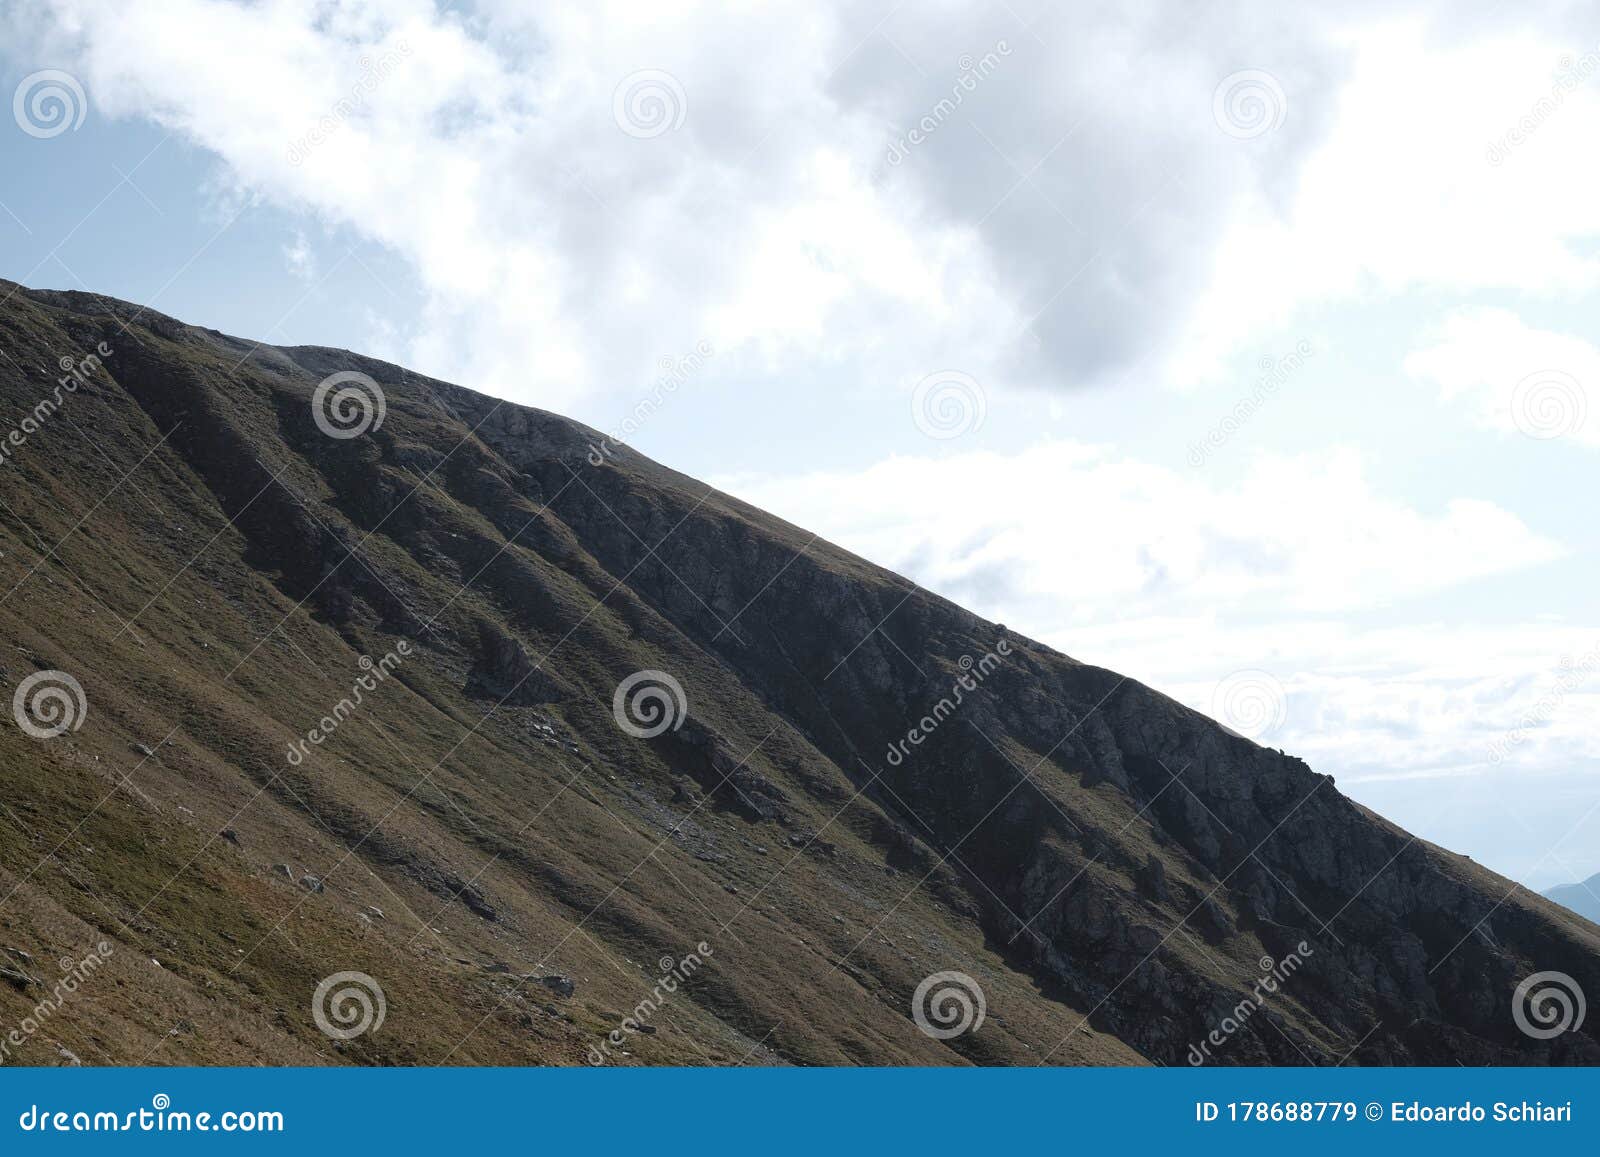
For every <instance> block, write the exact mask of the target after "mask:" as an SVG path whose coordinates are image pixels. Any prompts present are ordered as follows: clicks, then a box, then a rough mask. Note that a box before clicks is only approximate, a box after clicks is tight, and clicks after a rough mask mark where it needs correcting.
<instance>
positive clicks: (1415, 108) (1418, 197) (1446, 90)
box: [1171, 13, 1600, 381]
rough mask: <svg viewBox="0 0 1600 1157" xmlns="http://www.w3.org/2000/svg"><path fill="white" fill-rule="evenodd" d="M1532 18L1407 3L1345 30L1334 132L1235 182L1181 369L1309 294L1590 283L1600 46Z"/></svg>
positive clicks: (1192, 372) (1210, 357) (1590, 35)
mask: <svg viewBox="0 0 1600 1157" xmlns="http://www.w3.org/2000/svg"><path fill="white" fill-rule="evenodd" d="M1529 15H1534V14H1531V13H1530V14H1529ZM1537 15H1540V16H1542V17H1544V18H1543V19H1542V20H1539V21H1529V23H1528V25H1527V26H1525V27H1522V28H1517V29H1491V30H1487V34H1484V32H1482V31H1477V32H1475V31H1474V30H1473V29H1472V27H1471V24H1470V22H1468V23H1466V24H1464V25H1462V26H1460V27H1454V25H1455V21H1454V20H1452V21H1450V24H1449V26H1441V25H1438V24H1430V23H1429V22H1428V21H1426V20H1424V19H1423V18H1421V17H1420V16H1411V17H1400V18H1391V22H1388V23H1378V24H1364V25H1359V26H1358V25H1352V26H1350V27H1349V28H1347V29H1346V30H1345V33H1344V36H1345V38H1346V39H1347V42H1348V46H1349V50H1350V53H1351V59H1352V65H1351V69H1350V73H1349V76H1348V80H1347V83H1345V84H1344V85H1343V86H1342V87H1341V89H1340V90H1339V96H1338V100H1337V105H1336V109H1335V112H1334V114H1333V118H1332V120H1333V124H1332V129H1331V131H1330V132H1329V134H1328V136H1327V138H1326V140H1325V141H1323V142H1322V143H1321V145H1320V147H1318V148H1317V149H1316V151H1315V153H1314V154H1313V155H1312V156H1311V157H1310V158H1309V159H1308V160H1307V161H1306V162H1305V164H1304V165H1303V166H1302V167H1301V169H1300V170H1299V173H1298V175H1297V176H1298V180H1297V183H1296V185H1295V187H1294V190H1293V192H1292V194H1291V195H1290V196H1288V197H1286V198H1284V199H1283V200H1281V201H1280V202H1279V203H1278V204H1276V205H1275V204H1274V203H1272V202H1270V201H1268V200H1265V199H1263V198H1260V197H1256V198H1252V197H1249V196H1248V195H1246V194H1247V192H1248V191H1247V190H1243V189H1240V190H1237V193H1238V195H1237V196H1236V197H1235V198H1234V201H1233V209H1234V213H1233V219H1232V223H1231V227H1230V229H1229V231H1228V233H1227V235H1226V237H1225V238H1224V239H1223V241H1222V243H1221V244H1220V245H1219V246H1218V248H1217V250H1216V260H1215V272H1214V275H1213V277H1212V279H1211V282H1210V285H1209V287H1208V289H1207V291H1206V293H1205V294H1204V295H1203V296H1202V297H1201V298H1200V300H1199V301H1198V304H1197V305H1196V308H1195V309H1194V310H1193V312H1192V313H1191V315H1190V316H1189V320H1188V329H1187V336H1186V339H1185V340H1184V342H1183V343H1182V344H1181V345H1180V346H1179V348H1178V353H1177V356H1176V357H1175V358H1174V360H1173V362H1172V371H1171V372H1172V374H1173V376H1174V378H1175V379H1176V380H1178V381H1183V380H1187V379H1192V378H1194V377H1196V376H1207V375H1209V374H1211V373H1214V372H1215V370H1216V369H1217V367H1218V366H1219V365H1220V362H1221V360H1222V359H1223V358H1224V357H1225V356H1226V355H1227V353H1228V352H1229V351H1230V350H1232V349H1234V348H1235V347H1236V346H1237V344H1238V343H1239V342H1240V341H1241V340H1244V339H1245V338H1247V337H1248V336H1249V335H1250V334H1252V333H1257V332H1259V331H1260V330H1262V329H1263V328H1266V327H1271V326H1275V325H1281V324H1285V323H1287V322H1288V321H1289V320H1290V319H1291V318H1292V317H1293V316H1294V315H1295V313H1296V311H1297V310H1300V309H1302V308H1304V307H1306V306H1307V305H1311V304H1322V305H1325V304H1327V302H1329V301H1330V300H1337V299H1341V298H1343V299H1359V298H1365V297H1372V296H1389V297H1392V296H1395V295H1398V294H1402V293H1405V292H1407V291H1411V290H1424V291H1433V292H1440V293H1446V294H1451V295H1462V294H1466V293H1471V292H1473V291H1477V290H1495V289H1505V290H1517V291H1521V292H1524V293H1526V294H1529V295H1532V296H1533V297H1535V298H1549V297H1550V296H1551V295H1555V294H1562V295H1570V294H1572V293H1574V292H1578V291H1586V290H1592V289H1593V288H1595V287H1596V286H1597V285H1600V254H1597V253H1596V251H1595V249H1594V247H1593V245H1592V244H1591V239H1592V238H1593V236H1594V234H1595V233H1596V231H1597V230H1600V205H1597V202H1596V201H1595V198H1594V197H1593V196H1592V195H1591V190H1593V189H1594V188H1595V186H1596V184H1597V183H1600V155H1597V154H1596V153H1595V150H1594V149H1593V148H1591V147H1590V144H1589V143H1590V142H1592V141H1593V140H1594V139H1595V136H1596V134H1597V133H1600V45H1597V44H1596V42H1595V39H1594V35H1595V31H1594V28H1593V27H1592V26H1591V27H1587V28H1585V27H1583V26H1582V25H1581V24H1578V23H1577V22H1573V25H1574V26H1572V27H1568V26H1567V24H1566V22H1565V20H1564V19H1561V18H1552V17H1550V15H1549V14H1548V13H1539V14H1537ZM1447 27H1448V30H1447ZM1558 98H1559V99H1558ZM1530 125H1531V126H1533V127H1532V128H1531V129H1529V128H1528V126H1530ZM1508 134H1512V135H1515V136H1516V137H1517V138H1518V139H1520V141H1521V143H1520V144H1512V143H1509V141H1508Z"/></svg>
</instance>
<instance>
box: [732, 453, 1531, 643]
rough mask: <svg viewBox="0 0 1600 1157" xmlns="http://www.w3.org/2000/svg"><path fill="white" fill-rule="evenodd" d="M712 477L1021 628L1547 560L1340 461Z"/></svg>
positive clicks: (1402, 586)
mask: <svg viewBox="0 0 1600 1157" xmlns="http://www.w3.org/2000/svg"><path fill="white" fill-rule="evenodd" d="M720 484H721V485H724V486H726V487H727V488H729V489H731V490H732V491H733V492H734V493H736V494H738V495H739V496H740V497H742V498H745V499H747V500H748V501H751V502H753V503H755V504H756V505H757V506H761V507H764V508H766V509H768V510H772V511H774V512H775V513H778V514H781V515H782V516H784V517H785V518H789V519H791V520H792V521H795V522H797V523H799V524H800V525H803V526H810V527H813V528H816V529H819V530H822V531H823V532H824V533H826V534H827V535H828V536H829V537H831V538H833V539H834V540H835V541H837V542H840V543H841V544H842V545H845V546H848V547H851V548H852V549H856V550H859V551H860V552H861V553H863V554H867V555H869V556H871V557H873V558H874V559H876V560H878V561H879V562H882V563H883V564H885V565H887V566H890V567H894V568H900V569H906V570H909V571H911V572H912V573H915V574H917V575H918V576H920V578H921V580H922V581H924V582H926V583H927V584H928V585H930V586H932V587H934V588H935V589H937V590H939V591H940V592H941V593H944V594H947V595H950V596H951V597H953V598H956V599H957V600H958V601H964V602H967V603H968V604H969V605H977V606H984V607H991V608H992V607H997V606H998V607H1002V608H1010V613H1012V614H1014V615H1017V616H1019V622H1028V623H1030V624H1034V625H1035V629H1045V628H1048V627H1054V626H1056V625H1058V624H1060V625H1065V624H1066V623H1068V622H1072V621H1074V620H1079V621H1082V620H1086V619H1090V618H1098V617H1102V616H1105V615H1107V614H1112V613H1116V614H1120V615H1123V616H1134V615H1140V614H1172V613H1175V612H1178V611H1180V610H1182V609H1185V608H1187V609H1190V610H1192V609H1195V608H1207V609H1212V610H1227V609H1231V610H1243V609H1248V608H1256V609H1264V608H1265V607H1266V606H1267V605H1268V604H1270V605H1271V606H1272V607H1275V608H1281V609H1285V610H1290V611H1294V612H1299V613H1312V614H1323V613H1333V612H1349V611H1352V610H1358V609H1370V608H1373V607H1379V606H1387V605H1390V604H1393V603H1396V602H1400V601H1402V600H1405V599H1408V598H1411V597H1413V596H1417V595H1421V594H1427V593H1429V592H1433V591H1438V590H1441V589H1443V588H1446V587H1451V586H1455V585H1458V584H1460V583H1463V582H1466V581H1469V580H1471V579H1474V578H1481V577H1483V576H1486V575H1492V574H1498V573H1503V572H1506V571H1510V570H1515V569H1518V568H1522V567H1528V566H1533V565H1537V564H1539V563H1543V562H1548V561H1550V560H1552V559H1555V558H1558V557H1560V556H1561V554H1562V549H1561V547H1560V546H1559V545H1558V544H1556V543H1554V542H1552V541H1550V540H1548V539H1545V538H1542V537H1540V536H1539V535H1537V534H1535V533H1534V532H1533V531H1531V530H1529V529H1528V527H1527V526H1525V525H1524V524H1523V523H1522V521H1521V520H1520V519H1518V518H1517V517H1516V516H1515V515H1513V514H1510V513H1509V512H1507V511H1505V510H1503V509H1501V508H1499V507H1498V506H1495V505H1494V504H1493V503H1490V502H1485V501H1482V500H1479V499H1471V498H1460V499H1456V500H1454V501H1451V502H1449V503H1447V504H1446V505H1445V506H1444V507H1443V508H1441V509H1439V510H1437V511H1434V512H1424V511H1420V510H1417V509H1415V508H1413V507H1411V506H1408V505H1407V504H1405V503H1404V502H1402V501H1398V500H1396V499H1393V498H1387V497H1384V496H1382V495H1379V494H1376V493H1374V491H1373V490H1372V488H1371V487H1370V486H1369V484H1368V483H1367V481H1366V478H1365V476H1364V473H1363V470H1362V464H1361V458H1360V455H1359V454H1358V453H1357V452H1355V451H1353V450H1340V451H1333V452H1328V453H1322V454H1315V455H1306V456H1299V457H1292V458H1282V457H1262V458H1260V459H1258V460H1257V461H1256V463H1255V464H1254V466H1253V468H1252V469H1251V470H1250V472H1249V474H1248V475H1247V476H1246V477H1245V478H1243V479H1242V480H1241V481H1240V482H1239V483H1237V484H1236V485H1231V486H1223V485H1216V484H1213V483H1212V482H1211V481H1210V480H1209V479H1207V478H1205V477H1201V476H1197V475H1194V474H1192V473H1190V474H1186V473H1180V472H1178V471H1175V470H1171V469H1168V468H1166V467H1162V466H1153V465H1148V464H1145V463H1141V462H1138V461H1134V460H1130V459H1127V458H1125V457H1119V456H1117V455H1116V454H1114V453H1113V452H1111V451H1110V450H1108V449H1106V448H1102V447H1093V446H1085V445H1081V444H1078V443H1071V442H1047V443H1043V444H1040V445H1036V446H1034V447H1031V448H1030V449H1028V450H1025V451H1023V452H1021V453H1018V454H1014V455H1004V456H1003V455H998V454H993V453H988V452H971V453H964V454H957V455H952V456H948V457H937V458H934V457H926V458H913V457H896V458H891V459H889V460H887V461H884V462H881V463H878V464H876V465H874V466H872V467H870V468H868V469H866V470H864V471H860V472H840V473H822V474H812V475H805V476H801V477H796V478H786V479H760V478H729V479H724V480H722V482H721V483H720ZM863 494H870V495H872V496H873V500H872V502H871V503H870V504H866V503H862V502H861V501H860V498H859V496H861V495H863Z"/></svg>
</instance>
